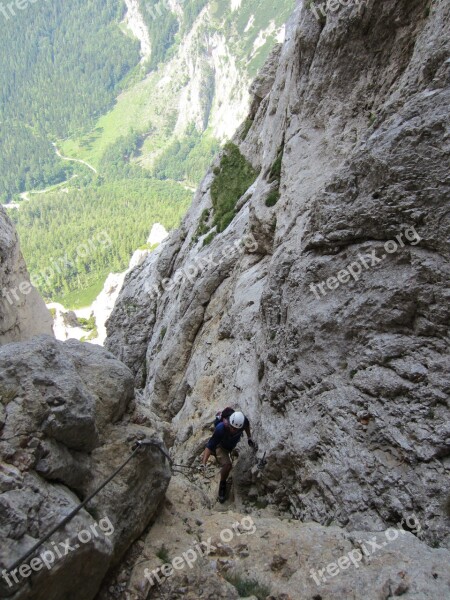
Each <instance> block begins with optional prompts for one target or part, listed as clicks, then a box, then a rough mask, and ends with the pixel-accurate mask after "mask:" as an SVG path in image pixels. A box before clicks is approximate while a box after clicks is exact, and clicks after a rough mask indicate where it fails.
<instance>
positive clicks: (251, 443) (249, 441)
mask: <svg viewBox="0 0 450 600" xmlns="http://www.w3.org/2000/svg"><path fill="white" fill-rule="evenodd" d="M247 441H248V445H249V446H250V448H256V445H255V442H254V441H253V440H252V438H248V440H247Z"/></svg>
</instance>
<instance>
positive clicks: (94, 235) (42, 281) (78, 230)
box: [9, 178, 192, 304]
mask: <svg viewBox="0 0 450 600" xmlns="http://www.w3.org/2000/svg"><path fill="white" fill-rule="evenodd" d="M191 197H192V194H191V192H189V191H188V190H186V189H185V188H184V187H183V186H182V185H180V184H179V183H176V182H172V181H158V180H155V179H132V180H118V181H110V182H103V183H102V181H101V178H96V179H95V180H94V181H93V182H92V183H91V185H86V186H84V187H82V188H80V189H73V188H72V189H70V190H67V191H64V190H57V191H54V192H49V193H47V194H43V195H40V196H35V197H34V198H32V200H31V201H30V202H24V203H22V205H21V208H20V210H11V211H10V212H9V214H10V216H11V218H12V219H13V221H14V223H15V224H16V226H17V229H18V231H19V235H20V240H21V246H22V251H23V253H24V256H25V257H26V260H27V265H28V268H29V270H30V272H31V273H32V275H33V276H34V278H35V282H36V285H38V287H39V290H40V292H41V293H42V295H43V296H44V298H45V299H46V300H48V301H58V302H62V303H64V302H65V301H66V299H67V298H70V297H71V295H72V292H74V291H75V290H85V289H86V290H87V289H89V290H90V292H91V293H90V294H87V295H86V294H84V295H83V296H82V297H83V300H84V301H85V303H87V304H89V303H90V302H92V300H94V298H95V296H96V295H97V293H98V291H100V290H99V287H100V288H101V283H102V282H103V281H104V280H105V278H106V276H107V275H108V273H110V272H120V271H124V270H125V269H126V268H127V266H128V262H129V259H130V256H131V254H132V253H133V251H134V250H135V249H136V248H138V247H140V246H143V245H145V243H146V241H147V238H148V235H149V233H150V229H151V226H152V225H153V223H162V224H163V225H164V226H165V227H166V229H168V230H169V229H174V228H175V227H177V226H178V225H179V224H180V221H181V218H182V216H183V215H184V213H185V212H186V210H187V208H188V206H189V204H190V201H191ZM105 240H110V242H109V241H108V243H104V241H105ZM86 248H88V249H89V250H86Z"/></svg>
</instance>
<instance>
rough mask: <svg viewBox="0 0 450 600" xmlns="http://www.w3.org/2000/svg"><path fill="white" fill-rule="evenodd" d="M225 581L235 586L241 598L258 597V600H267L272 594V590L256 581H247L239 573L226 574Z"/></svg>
mask: <svg viewBox="0 0 450 600" xmlns="http://www.w3.org/2000/svg"><path fill="white" fill-rule="evenodd" d="M225 579H226V580H227V581H228V583H231V585H232V586H234V587H235V588H236V589H237V591H238V594H239V596H240V597H241V598H247V597H248V596H256V597H257V598H258V600H266V598H267V596H269V594H270V588H268V587H267V586H266V585H263V584H262V583H260V582H259V581H257V580H256V579H245V578H244V577H243V576H242V575H240V574H239V573H226V574H225Z"/></svg>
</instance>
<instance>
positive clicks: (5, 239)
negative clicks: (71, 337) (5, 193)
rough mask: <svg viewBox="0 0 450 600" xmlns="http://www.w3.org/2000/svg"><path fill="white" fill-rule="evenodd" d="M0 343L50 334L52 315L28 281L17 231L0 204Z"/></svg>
mask: <svg viewBox="0 0 450 600" xmlns="http://www.w3.org/2000/svg"><path fill="white" fill-rule="evenodd" d="M0 286H1V295H0V345H1V344H7V343H8V342H18V341H21V340H26V339H29V338H31V337H32V336H34V335H38V334H41V333H46V334H52V323H53V320H52V317H51V315H50V313H49V311H48V310H47V308H46V306H45V303H44V301H43V299H42V298H41V296H40V295H39V292H38V291H37V290H36V288H34V287H33V286H32V285H31V284H30V277H29V274H28V271H27V267H26V265H25V262H24V260H23V257H22V253H21V252H20V246H19V239H18V236H17V232H16V230H15V228H14V226H13V224H12V223H11V221H10V219H9V217H8V215H7V214H6V211H5V209H4V208H3V207H2V206H0Z"/></svg>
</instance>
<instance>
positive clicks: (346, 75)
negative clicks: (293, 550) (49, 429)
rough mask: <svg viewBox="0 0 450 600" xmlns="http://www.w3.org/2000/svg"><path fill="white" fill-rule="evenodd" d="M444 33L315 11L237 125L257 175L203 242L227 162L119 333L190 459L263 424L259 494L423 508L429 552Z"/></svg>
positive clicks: (444, 376)
mask: <svg viewBox="0 0 450 600" xmlns="http://www.w3.org/2000/svg"><path fill="white" fill-rule="evenodd" d="M449 24H450V7H449V5H448V3H447V2H445V1H444V0H437V1H436V2H434V3H433V4H432V5H429V3H428V2H425V1H423V0H413V1H411V0H384V1H383V2H375V1H374V0H368V2H366V3H365V5H363V6H355V5H351V6H348V7H341V8H340V10H339V11H338V12H335V13H332V12H329V14H328V15H327V18H326V19H324V20H322V21H321V22H319V21H317V20H316V19H315V17H314V16H313V14H312V13H311V11H310V10H308V9H307V8H306V7H303V6H302V4H299V6H298V8H297V10H296V12H295V14H294V15H293V17H292V19H291V22H290V24H289V26H288V29H287V39H286V42H285V44H284V45H283V47H282V48H281V51H279V52H278V51H277V52H274V54H273V55H272V56H271V59H270V60H271V61H272V64H269V65H268V66H267V68H266V75H265V77H262V79H261V80H260V81H259V82H256V84H255V85H254V86H253V89H252V93H253V96H254V101H253V105H252V109H251V114H250V116H249V119H250V120H251V128H250V130H249V131H247V130H248V125H249V122H247V123H246V126H245V128H244V127H243V128H241V130H240V131H238V133H237V135H236V137H235V142H236V143H237V144H239V146H240V149H241V152H242V153H243V154H244V155H245V156H246V157H247V158H248V159H249V160H250V161H251V163H252V164H253V166H254V167H255V168H256V169H258V171H259V176H258V178H257V180H256V182H255V183H254V184H253V185H252V186H251V188H250V189H249V190H247V192H246V193H245V194H244V195H243V196H242V198H241V199H240V200H239V202H238V203H237V211H236V215H235V217H234V219H233V221H232V223H231V224H230V225H229V226H228V227H227V228H226V230H225V231H224V232H222V233H220V234H219V235H217V236H216V237H215V238H214V239H213V240H212V242H211V243H210V244H209V245H206V246H203V239H204V237H205V236H203V237H200V239H199V240H198V241H197V234H198V227H199V224H200V223H201V221H202V220H203V219H204V216H203V215H204V211H205V210H209V211H210V213H211V212H213V211H212V200H211V185H212V183H213V181H214V179H215V177H216V174H217V172H218V171H217V168H218V166H219V159H218V160H217V161H216V163H215V164H214V165H213V166H212V168H211V170H210V172H209V173H208V174H207V176H206V178H205V179H204V181H203V183H202V185H201V186H200V189H199V191H198V193H197V195H196V197H195V199H194V202H193V205H192V207H191V209H190V211H189V214H188V215H187V217H186V219H185V221H184V223H183V225H182V227H181V228H180V230H178V231H177V232H175V233H173V234H172V236H171V237H170V238H169V240H168V241H167V242H166V243H165V244H164V245H163V246H162V247H161V248H160V249H159V250H158V252H157V253H155V254H154V255H152V256H151V257H149V258H148V259H147V260H146V262H145V263H144V264H143V265H141V266H140V267H138V268H137V269H136V270H134V271H133V272H132V273H131V274H129V275H128V277H127V280H126V282H125V286H124V289H123V290H122V293H121V295H120V297H119V300H118V304H117V306H116V308H115V311H114V312H113V315H112V317H111V318H110V321H109V323H108V336H109V338H108V339H107V347H108V348H109V349H110V350H111V351H112V352H113V353H115V354H116V355H117V356H118V357H120V358H121V359H122V360H123V361H124V362H125V363H126V364H127V365H128V366H129V367H130V368H131V369H132V370H133V372H134V373H135V381H136V383H137V385H138V386H140V387H143V388H144V396H145V398H146V400H147V403H148V406H149V410H151V411H154V413H156V414H157V415H159V417H160V418H161V419H162V420H163V421H165V422H166V423H167V424H169V423H170V424H171V427H172V432H173V445H174V451H175V452H177V453H178V455H179V457H180V458H185V459H190V458H192V457H194V456H195V455H196V454H198V452H199V451H200V449H201V448H202V444H203V441H204V439H205V437H206V436H207V435H208V433H209V431H210V422H211V420H212V418H213V415H214V413H215V412H216V410H217V409H219V408H221V407H223V406H226V405H228V404H234V405H237V406H239V407H241V408H242V409H243V410H244V411H245V412H246V413H247V414H248V415H249V417H250V419H251V420H252V423H253V427H254V430H255V436H256V437H257V439H258V441H259V443H260V447H261V451H262V450H265V451H267V459H268V464H267V467H266V469H265V470H264V471H263V472H258V473H256V472H253V475H252V478H251V479H252V480H251V481H249V476H248V469H244V466H246V467H248V464H247V465H245V464H244V461H240V466H239V463H238V466H237V474H239V472H240V473H241V479H242V481H243V482H244V483H245V485H244V489H243V490H242V494H243V498H244V499H247V498H251V497H252V495H253V496H261V495H262V494H264V496H265V498H266V499H267V501H269V502H270V503H273V504H274V505H276V506H278V507H279V508H280V509H281V510H282V511H285V512H289V513H291V514H292V515H293V516H295V517H296V518H299V519H301V520H303V521H308V520H313V521H316V522H319V523H321V524H327V525H328V524H335V525H340V526H345V527H347V528H348V529H351V530H366V531H369V530H371V531H377V530H380V529H382V528H384V527H385V526H386V525H388V524H392V523H395V522H397V521H398V520H399V518H401V517H402V516H403V515H405V514H407V513H408V512H411V511H414V512H415V514H416V515H417V516H418V518H419V519H420V521H421V523H422V526H423V532H424V536H425V539H426V540H427V541H428V542H429V543H433V544H439V543H441V542H443V541H444V542H446V543H448V541H449V540H448V528H447V527H446V518H447V517H446V503H447V502H448V493H449V484H448V481H449V478H448V469H449V456H450V431H449V425H448V424H449V419H448V414H449V413H448V408H449V392H450V380H449V376H448V372H449V356H448V322H449V316H450V309H449V303H448V289H447V282H448V276H449V268H448V258H449V246H448V238H449V232H450V231H449V230H450V223H449V217H448V204H447V198H448V185H449V178H448V168H447V167H448V155H449V147H448V139H449V137H448V121H449V119H448V116H449V115H448V112H449V111H448V106H449V96H450V93H449V67H450V63H449V60H448V56H449V47H448V46H449V42H448V40H449V35H448V34H449ZM244 138H245V139H244ZM278 194H279V195H280V197H279V199H278ZM267 204H268V205H267ZM244 236H252V237H251V240H253V241H252V242H251V243H246V244H245V245H244V244H241V246H240V251H237V252H233V253H231V251H229V249H230V247H232V246H233V244H234V243H235V242H236V241H239V240H242V239H243V238H244ZM397 236H398V237H397ZM246 239H247V241H248V239H249V238H248V237H247V238H246ZM253 242H254V243H253ZM392 242H395V244H396V247H395V249H394V245H393V243H392ZM255 245H256V251H255ZM361 257H362V258H361ZM201 259H204V262H203V263H200V261H201ZM344 270H345V272H344ZM194 273H195V275H194ZM338 274H340V275H339V278H338ZM164 280H166V281H165V282H164ZM161 282H164V286H165V288H166V289H165V291H164V292H162V291H161ZM155 290H157V291H156V292H155Z"/></svg>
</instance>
